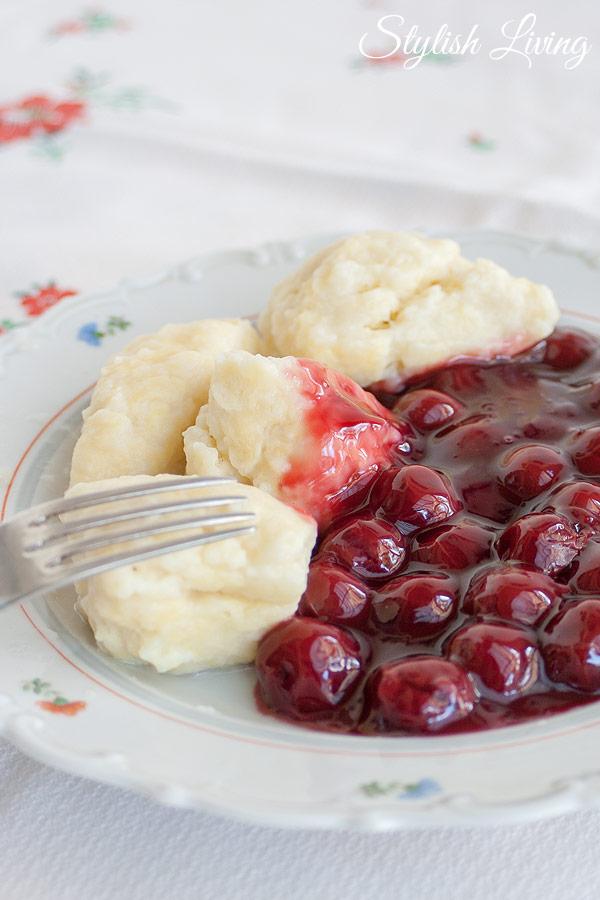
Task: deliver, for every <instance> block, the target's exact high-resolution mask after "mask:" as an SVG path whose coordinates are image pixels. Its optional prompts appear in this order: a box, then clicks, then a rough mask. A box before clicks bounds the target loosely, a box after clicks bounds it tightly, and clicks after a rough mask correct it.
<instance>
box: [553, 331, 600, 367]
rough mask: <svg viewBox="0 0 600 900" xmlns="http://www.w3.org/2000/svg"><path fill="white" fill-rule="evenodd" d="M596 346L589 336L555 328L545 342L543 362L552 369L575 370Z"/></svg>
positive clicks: (580, 332)
mask: <svg viewBox="0 0 600 900" xmlns="http://www.w3.org/2000/svg"><path fill="white" fill-rule="evenodd" d="M596 346H597V343H596V341H595V340H594V338H592V336H591V335H589V334H585V333H584V332H582V331H577V330H575V329H574V330H567V329H564V328H557V329H556V331H554V332H553V333H552V334H551V335H550V337H549V338H548V339H547V341H546V350H545V353H544V362H545V363H546V364H547V365H549V366H552V368H553V369H560V370H565V369H576V368H577V367H578V366H580V365H581V364H582V363H584V362H585V361H586V360H587V359H588V358H589V357H590V356H591V355H592V353H593V352H594V350H595V349H596Z"/></svg>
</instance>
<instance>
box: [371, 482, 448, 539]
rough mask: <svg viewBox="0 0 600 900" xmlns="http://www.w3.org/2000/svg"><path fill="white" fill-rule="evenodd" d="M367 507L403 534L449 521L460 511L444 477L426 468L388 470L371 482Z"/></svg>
mask: <svg viewBox="0 0 600 900" xmlns="http://www.w3.org/2000/svg"><path fill="white" fill-rule="evenodd" d="M371 508H372V509H374V510H376V511H379V513H380V514H381V515H382V516H384V517H385V518H386V519H388V520H389V521H390V522H393V523H394V524H395V525H396V527H397V528H398V529H399V530H400V531H402V533H403V534H410V533H411V532H413V531H416V530H417V529H420V528H426V527H427V526H428V525H436V524H438V523H440V522H444V521H446V519H450V518H451V517H452V516H453V515H455V514H456V513H457V512H459V511H460V510H461V509H462V503H461V501H460V500H459V499H458V497H457V495H456V492H455V491H454V488H453V487H452V485H451V484H450V481H449V480H448V478H447V477H446V476H445V475H443V474H442V473H441V472H437V471H436V470H435V469H430V468H429V467H428V466H420V465H410V466H404V467H403V468H400V469H399V468H395V467H393V468H391V469H388V470H387V471H386V472H383V473H382V475H381V476H380V477H379V478H378V480H377V481H376V482H375V485H374V487H373V491H372V493H371Z"/></svg>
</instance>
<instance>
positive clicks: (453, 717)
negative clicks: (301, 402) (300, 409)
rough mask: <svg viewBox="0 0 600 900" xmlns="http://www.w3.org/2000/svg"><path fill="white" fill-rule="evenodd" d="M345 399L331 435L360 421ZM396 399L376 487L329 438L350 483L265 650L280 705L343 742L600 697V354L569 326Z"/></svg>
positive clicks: (323, 516) (262, 674)
mask: <svg viewBox="0 0 600 900" xmlns="http://www.w3.org/2000/svg"><path fill="white" fill-rule="evenodd" d="M350 393H351V392H350V391H349V389H346V390H345V395H347V396H346V399H345V403H346V406H347V405H348V396H349V394H350ZM357 396H359V397H360V398H362V399H361V403H362V406H363V407H364V406H365V400H364V395H363V394H362V393H359V394H357ZM369 396H370V395H369ZM334 400H335V398H333V399H332V400H331V403H330V405H331V410H329V407H327V410H326V412H327V415H326V416H325V418H327V416H329V412H331V415H332V416H333V419H332V422H333V425H332V424H331V423H329V421H324V418H323V416H324V413H323V409H324V407H323V406H321V411H320V413H319V428H320V432H319V434H321V432H324V430H327V429H328V428H333V429H334V430H335V429H337V425H336V424H335V423H337V422H338V420H339V421H340V422H342V424H343V425H344V426H346V425H347V422H346V419H347V418H348V417H347V415H346V412H345V409H346V407H344V410H340V411H339V412H338V413H336V409H335V402H334ZM377 400H378V401H379V403H380V404H383V406H382V405H377V403H376V400H375V398H374V397H373V404H372V407H373V410H375V411H377V412H378V415H379V417H380V419H381V420H382V421H384V423H386V425H385V428H382V429H381V433H382V437H381V442H382V446H381V448H379V449H377V447H375V444H376V442H377V441H378V440H379V438H378V436H377V435H378V432H377V429H375V428H374V426H373V424H372V423H370V422H369V423H368V424H369V428H370V434H369V441H370V444H369V448H370V449H369V453H370V454H371V456H370V457H369V459H370V460H371V457H372V458H373V459H376V461H377V463H376V464H374V465H371V466H370V467H365V466H364V464H363V469H364V473H363V469H361V470H360V472H359V476H360V478H361V479H362V481H360V482H359V487H360V489H357V488H356V479H354V478H353V477H352V471H354V470H353V469H352V466H354V465H357V466H358V465H359V464H358V462H353V460H360V458H361V454H362V453H363V450H362V448H361V447H359V448H358V450H357V446H358V445H357V433H358V432H357V427H354V426H353V427H354V430H352V429H348V428H346V431H344V429H341V428H339V429H337V430H336V432H335V454H333V455H332V452H331V450H330V449H329V450H328V447H329V448H330V447H331V441H329V439H328V443H323V446H324V450H323V452H324V453H329V454H330V455H329V456H328V463H327V464H328V465H329V464H330V463H331V459H333V458H334V457H335V460H336V465H338V463H339V465H341V466H343V467H344V477H343V479H342V483H343V484H346V485H347V487H345V488H344V487H342V489H341V490H340V491H337V492H332V494H331V504H330V507H328V508H327V509H325V510H323V511H321V512H320V514H319V521H320V522H321V523H323V522H325V523H327V524H326V527H323V525H322V527H321V533H320V537H319V542H318V544H317V547H316V548H315V553H314V557H313V561H312V562H311V565H310V571H309V576H308V583H307V587H306V591H305V593H304V596H303V597H302V599H301V601H300V604H299V608H298V612H297V614H296V617H295V618H293V619H290V620H287V621H286V622H282V623H280V624H279V625H277V626H275V628H273V629H271V630H270V631H269V632H268V633H267V634H266V635H265V637H264V638H263V639H262V640H261V641H260V643H259V648H258V654H257V659H256V667H257V673H258V682H259V683H258V688H257V697H258V701H259V704H260V707H261V709H263V710H264V711H266V712H270V713H271V714H274V715H277V716H279V717H281V718H284V719H287V720H288V721H294V722H296V723H299V724H304V725H308V726H310V727H312V728H320V729H324V730H335V731H345V732H351V733H358V734H396V735H398V734H406V735H409V734H410V735H414V734H450V733H455V732H459V731H474V730H479V729H484V728H492V727H499V726H503V725H509V724H514V723H517V722H520V721H523V720H526V719H531V718H535V717H539V716H544V715H551V714H554V713H557V712H560V711H564V710H566V709H569V708H572V707H573V706H576V705H578V704H582V703H586V702H590V701H591V700H593V699H595V698H600V342H599V341H598V340H597V339H596V338H595V337H593V336H592V335H590V334H587V333H585V332H581V331H576V330H573V329H569V330H566V329H557V330H556V331H555V332H554V333H553V334H552V335H551V336H550V337H549V338H548V339H547V340H546V341H543V342H542V343H540V344H538V345H537V346H536V347H534V348H533V349H532V350H531V351H529V352H528V353H525V354H522V355H520V356H518V357H515V358H513V359H505V358H503V359H498V360H496V361H493V362H489V363H481V362H465V361H458V362H455V363H453V364H450V365H448V366H446V367H444V368H441V369H438V370H437V371H435V372H432V373H430V374H428V375H427V376H425V377H423V378H421V379H419V380H415V382H414V383H412V384H410V385H408V386H407V387H406V388H405V389H404V390H403V391H401V392H400V393H399V394H396V395H390V394H386V395H379V396H378V397H377ZM336 402H337V401H336ZM369 402H370V401H369ZM366 405H367V406H368V405H369V404H366ZM384 407H385V409H386V410H387V412H385V413H384V412H382V410H383V409H384ZM342 412H343V413H344V414H343V415H342ZM344 416H346V418H344ZM361 416H363V418H364V412H361ZM387 416H390V417H391V421H392V422H394V421H395V422H396V423H397V425H396V426H395V427H396V428H397V431H395V432H394V438H393V440H391V441H390V428H389V426H388V425H387V423H388V422H389V421H390V420H389V419H387ZM313 418H314V417H313ZM315 421H316V418H315ZM366 427H367V426H361V428H363V429H366ZM386 428H387V433H386ZM393 428H394V426H392V430H393ZM359 430H360V429H359ZM361 433H362V432H361ZM345 435H346V437H345ZM398 435H400V436H401V437H400V438H399V437H398ZM405 435H408V436H409V439H407V440H405V438H404V436H405ZM345 440H347V441H348V444H349V447H348V454H347V456H346V458H345V459H344V441H345ZM385 448H389V449H386V450H385V452H386V453H387V456H385V454H383V455H382V452H381V451H382V450H383V449H385ZM363 455H364V454H363ZM382 459H383V462H382ZM386 460H387V463H386ZM324 465H325V464H324ZM359 469H360V466H359ZM351 470H352V471H351ZM347 476H348V477H347ZM295 477H296V479H297V482H298V484H299V485H300V487H301V481H302V478H301V473H299V472H298V471H296V474H295ZM308 480H310V473H309V476H307V481H308ZM334 480H335V479H334ZM326 502H329V501H327V500H326Z"/></svg>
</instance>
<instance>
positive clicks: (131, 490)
mask: <svg viewBox="0 0 600 900" xmlns="http://www.w3.org/2000/svg"><path fill="white" fill-rule="evenodd" d="M235 483H236V482H235V479H234V478H228V477H225V476H223V477H218V478H217V477H215V478H203V477H200V476H195V475H182V476H180V477H179V478H169V479H167V480H165V481H158V482H151V483H146V484H138V485H131V486H129V487H122V488H117V489H116V490H115V489H114V488H109V489H107V490H105V491H95V492H94V493H90V494H80V495H79V496H77V497H66V498H62V499H59V500H49V501H48V502H47V503H41V504H40V505H39V506H37V507H36V508H35V512H36V513H37V516H36V517H35V518H34V519H33V520H32V521H31V524H42V523H43V522H45V521H46V520H47V519H48V518H50V517H51V516H56V515H60V514H61V513H65V512H70V511H71V510H75V509H82V508H85V507H88V506H98V505H99V504H101V503H110V502H111V501H112V500H127V499H128V498H129V497H143V496H145V495H148V494H162V493H164V492H166V491H169V492H170V491H180V490H184V489H185V488H187V489H189V488H200V487H212V486H213V485H220V484H235Z"/></svg>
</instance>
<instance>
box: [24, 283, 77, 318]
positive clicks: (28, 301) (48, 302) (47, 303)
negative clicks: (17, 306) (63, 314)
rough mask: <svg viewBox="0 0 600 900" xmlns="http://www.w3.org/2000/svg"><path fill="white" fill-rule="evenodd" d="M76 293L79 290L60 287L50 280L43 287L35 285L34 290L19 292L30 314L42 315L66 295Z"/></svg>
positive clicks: (26, 310) (72, 295) (69, 295)
mask: <svg viewBox="0 0 600 900" xmlns="http://www.w3.org/2000/svg"><path fill="white" fill-rule="evenodd" d="M76 293H77V291H73V290H71V289H69V288H67V289H66V290H65V289H64V288H59V287H58V286H57V285H56V283H55V282H54V281H50V282H48V284H47V285H45V286H42V287H40V286H39V285H35V286H34V288H33V290H31V291H28V292H26V293H21V294H18V297H19V301H20V303H21V306H22V307H23V309H24V310H25V312H26V313H27V315H28V316H41V314H42V313H43V312H46V310H47V309H50V307H51V306H54V305H55V304H56V303H58V301H59V300H63V299H64V298H65V297H74V296H75V294H76Z"/></svg>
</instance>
